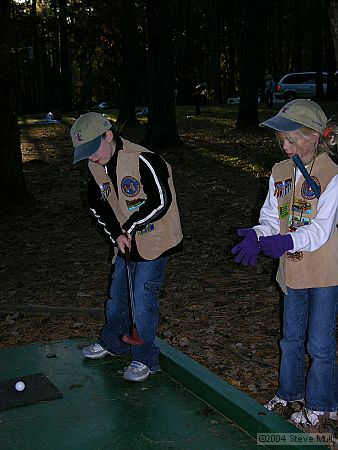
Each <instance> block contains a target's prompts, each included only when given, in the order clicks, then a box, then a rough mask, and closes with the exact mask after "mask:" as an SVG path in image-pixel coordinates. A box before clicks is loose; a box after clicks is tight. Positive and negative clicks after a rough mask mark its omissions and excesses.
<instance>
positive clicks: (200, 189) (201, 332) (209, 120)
mask: <svg viewBox="0 0 338 450" xmlns="http://www.w3.org/2000/svg"><path fill="white" fill-rule="evenodd" d="M236 114H237V107H236V106H232V109H230V108H229V107H228V108H225V109H224V110H221V109H215V110H213V109H211V108H209V109H208V108H207V109H205V110H204V111H203V114H202V116H200V117H194V116H189V117H186V115H184V114H181V115H180V117H179V119H178V130H179V134H180V136H181V139H182V142H183V144H184V145H182V146H181V147H177V148H169V149H167V150H165V151H162V152H161V154H162V155H163V156H164V157H165V159H166V160H167V161H168V162H169V163H170V164H171V165H172V167H173V173H174V181H175V186H176V191H177V198H178V203H179V207H180V213H181V220H182V226H183V232H184V238H185V240H184V251H183V252H182V253H180V254H177V255H175V256H174V257H172V259H171V261H170V263H169V267H168V271H167V274H166V279H165V286H164V289H163V292H162V294H161V320H160V326H159V333H158V334H159V336H160V337H161V338H162V339H165V340H167V341H168V342H169V343H170V344H172V345H173V346H175V347H176V348H178V349H179V350H181V351H182V352H184V353H186V354H187V355H189V356H190V357H192V358H193V359H194V360H196V361H198V362H199V363H201V364H202V365H203V366H205V367H207V368H208V369H209V370H210V371H212V372H214V373H215V374H217V375H219V376H220V377H222V378H224V379H225V380H226V381H228V382H229V383H231V384H232V385H234V386H235V387H237V388H238V389H240V390H242V391H244V392H245V393H247V394H248V395H250V396H251V397H252V398H254V399H256V400H257V401H258V402H260V403H264V402H266V401H268V400H269V399H270V398H271V397H272V396H273V394H274V392H275V390H276V387H277V372H278V361H279V351H278V339H279V336H280V292H279V290H278V288H277V286H276V283H275V281H274V272H275V269H276V262H275V261H273V260H271V259H267V258H264V257H259V260H258V263H257V265H256V266H255V267H247V268H245V267H243V266H238V265H237V264H236V263H234V261H233V256H232V255H231V254H230V248H231V247H232V246H233V245H234V242H235V241H236V229H237V228H239V227H246V226H252V225H254V224H255V223H256V221H257V216H258V212H259V207H260V206H261V204H262V202H263V200H264V197H265V194H266V190H267V180H268V176H269V169H270V168H271V166H272V164H273V163H274V162H275V161H277V160H278V159H281V158H282V155H281V154H280V153H279V152H278V149H277V148H276V146H275V143H274V139H273V135H272V134H271V133H269V132H268V131H267V130H264V129H258V127H257V128H255V129H253V130H252V129H251V130H247V131H242V132H239V131H238V130H236V128H235V118H236ZM269 114H271V112H269V111H267V110H266V111H265V110H264V109H263V110H262V111H261V115H262V116H264V115H265V116H267V115H269ZM68 125H69V124H68ZM68 125H64V124H59V125H55V124H54V125H48V126H39V125H32V124H31V123H30V122H24V123H22V125H21V142H22V154H23V163H24V173H25V179H26V184H27V187H28V189H29V191H30V193H31V195H32V198H31V200H30V201H29V202H28V203H27V204H26V205H24V206H21V207H19V208H13V209H12V210H10V211H9V212H6V214H1V217H0V232H1V235H2V245H1V248H2V252H1V253H2V258H1V261H0V276H1V286H2V289H1V292H0V316H1V317H0V320H1V321H2V327H1V329H0V348H7V347H12V346H16V345H22V344H27V343H33V342H47V341H53V340H59V339H62V338H68V337H74V336H96V335H98V333H99V331H100V327H101V324H102V321H103V312H102V311H103V310H102V308H103V305H104V302H105V299H106V292H107V285H108V280H109V272H110V258H111V249H110V247H109V244H108V242H107V240H106V238H105V237H104V236H103V235H102V234H101V233H100V232H99V231H98V229H97V227H96V226H95V224H94V223H93V222H92V219H91V217H90V216H89V214H88V211H87V208H86V167H85V163H80V164H78V165H76V166H73V165H72V147H71V141H70V137H69V126H68ZM143 133H144V124H142V123H139V124H137V125H135V126H130V127H127V128H125V129H124V130H123V136H124V137H126V138H129V139H131V140H134V141H135V142H139V141H140V140H141V139H142V136H143ZM13 189H15V187H13ZM18 195H20V193H19V192H18ZM331 425H332V424H331Z"/></svg>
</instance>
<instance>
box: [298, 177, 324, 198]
mask: <svg viewBox="0 0 338 450" xmlns="http://www.w3.org/2000/svg"><path fill="white" fill-rule="evenodd" d="M311 180H313V181H314V182H315V183H316V185H317V186H318V190H319V193H321V192H322V189H321V187H320V182H319V180H318V178H316V177H314V176H312V177H311ZM301 194H302V197H303V198H305V199H306V200H313V199H314V198H316V195H315V193H314V192H313V190H312V189H311V187H310V185H309V183H308V182H307V181H306V180H305V181H304V183H303V184H302V189H301Z"/></svg>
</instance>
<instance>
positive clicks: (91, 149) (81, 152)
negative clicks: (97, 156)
mask: <svg viewBox="0 0 338 450" xmlns="http://www.w3.org/2000/svg"><path fill="white" fill-rule="evenodd" d="M100 145H101V136H97V137H96V138H95V139H93V140H91V141H89V142H86V143H85V144H81V145H79V146H78V147H75V149H74V159H73V164H75V163H77V162H79V161H81V160H82V159H86V158H89V156H92V155H93V154H94V153H95V152H97V150H98V149H99V147H100Z"/></svg>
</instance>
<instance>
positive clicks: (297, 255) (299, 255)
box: [286, 252, 303, 262]
mask: <svg viewBox="0 0 338 450" xmlns="http://www.w3.org/2000/svg"><path fill="white" fill-rule="evenodd" d="M286 257H287V259H288V260H289V261H293V262H298V261H301V260H302V259H303V252H294V253H290V252H287V254H286Z"/></svg>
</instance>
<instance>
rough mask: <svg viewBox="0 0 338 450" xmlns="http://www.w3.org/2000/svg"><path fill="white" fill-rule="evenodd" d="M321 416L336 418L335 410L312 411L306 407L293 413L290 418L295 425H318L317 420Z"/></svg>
mask: <svg viewBox="0 0 338 450" xmlns="http://www.w3.org/2000/svg"><path fill="white" fill-rule="evenodd" d="M322 417H323V418H324V417H325V418H327V419H331V420H338V416H337V411H332V412H324V411H312V410H311V409H308V408H303V409H302V410H301V411H298V412H295V413H293V414H292V415H291V417H290V419H291V420H292V422H293V423H294V424H296V425H303V426H310V425H312V426H316V425H318V422H319V421H320V419H321V418H322Z"/></svg>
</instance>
